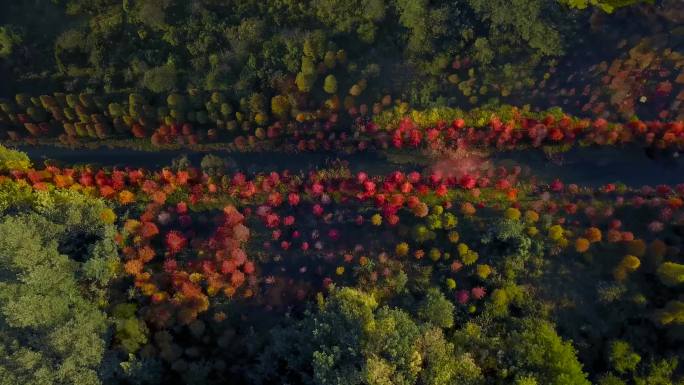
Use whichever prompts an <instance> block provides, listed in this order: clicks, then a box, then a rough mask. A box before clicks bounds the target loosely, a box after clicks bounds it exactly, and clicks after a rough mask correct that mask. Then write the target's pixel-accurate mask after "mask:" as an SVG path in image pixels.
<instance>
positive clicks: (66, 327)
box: [0, 214, 107, 385]
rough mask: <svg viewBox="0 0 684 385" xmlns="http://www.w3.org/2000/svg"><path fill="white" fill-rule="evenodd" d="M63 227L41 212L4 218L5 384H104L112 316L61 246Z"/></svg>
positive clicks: (1, 310) (1, 313) (0, 240)
mask: <svg viewBox="0 0 684 385" xmlns="http://www.w3.org/2000/svg"><path fill="white" fill-rule="evenodd" d="M65 235H66V234H65V233H64V227H63V226H60V225H59V224H55V223H52V222H50V221H48V220H46V219H45V218H43V217H41V216H38V215H36V214H33V215H26V216H19V217H7V218H5V219H4V220H3V221H2V222H0V248H2V250H3V252H2V253H0V265H1V267H0V276H2V277H3V278H2V280H1V281H0V325H2V326H1V327H0V350H2V351H1V352H0V354H2V356H3V357H5V358H4V360H3V361H2V363H0V373H2V376H0V377H2V378H3V381H2V383H3V384H11V383H24V384H62V383H75V384H86V385H88V384H99V383H100V381H99V379H98V375H97V370H98V366H99V364H100V361H101V360H102V357H103V354H104V351H105V339H104V338H105V333H106V331H107V319H106V315H105V313H104V312H102V311H101V310H100V309H99V308H98V307H97V305H96V303H95V302H94V301H92V300H91V299H90V298H89V297H88V295H87V294H85V293H83V292H82V289H81V288H80V285H79V282H78V280H77V277H78V274H79V273H78V270H79V268H78V265H77V264H75V263H74V261H73V260H71V259H70V258H69V257H68V256H67V255H64V254H61V253H60V252H59V251H58V244H59V243H58V242H59V240H60V239H59V238H60V237H64V236H65Z"/></svg>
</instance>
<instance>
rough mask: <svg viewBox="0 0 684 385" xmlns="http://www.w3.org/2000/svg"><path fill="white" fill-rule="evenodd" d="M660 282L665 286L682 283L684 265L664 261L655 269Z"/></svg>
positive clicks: (683, 279) (683, 281)
mask: <svg viewBox="0 0 684 385" xmlns="http://www.w3.org/2000/svg"><path fill="white" fill-rule="evenodd" d="M656 273H657V274H658V278H660V282H662V283H663V284H664V285H667V286H678V285H681V284H682V283H684V265H681V264H679V263H674V262H665V263H663V264H661V265H660V266H659V267H658V270H657V271H656Z"/></svg>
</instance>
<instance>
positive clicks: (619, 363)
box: [608, 340, 641, 373]
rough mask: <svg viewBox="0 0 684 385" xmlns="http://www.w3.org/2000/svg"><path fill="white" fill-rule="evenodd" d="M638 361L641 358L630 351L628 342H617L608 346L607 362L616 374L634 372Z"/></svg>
mask: <svg viewBox="0 0 684 385" xmlns="http://www.w3.org/2000/svg"><path fill="white" fill-rule="evenodd" d="M640 361H641V356H640V355H638V354H636V352H634V350H632V347H631V346H629V343H628V342H626V341H621V340H617V341H613V342H612V343H611V344H610V349H609V353H608V362H610V365H611V366H612V367H613V368H614V369H615V370H616V371H617V372H618V373H625V372H631V371H634V370H635V369H636V367H637V365H638V364H639V362H640Z"/></svg>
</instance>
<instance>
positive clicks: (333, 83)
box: [323, 75, 337, 94]
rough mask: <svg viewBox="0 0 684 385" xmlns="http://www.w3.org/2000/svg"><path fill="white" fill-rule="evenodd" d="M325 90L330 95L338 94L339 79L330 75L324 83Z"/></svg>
mask: <svg viewBox="0 0 684 385" xmlns="http://www.w3.org/2000/svg"><path fill="white" fill-rule="evenodd" d="M323 90H324V91H325V92H327V93H329V94H334V93H336V92H337V79H336V78H335V76H334V75H328V76H326V77H325V80H324V81H323Z"/></svg>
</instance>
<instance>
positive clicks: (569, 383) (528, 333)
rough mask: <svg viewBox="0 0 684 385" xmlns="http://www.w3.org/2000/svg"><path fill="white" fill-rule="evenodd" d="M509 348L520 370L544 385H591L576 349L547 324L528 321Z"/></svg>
mask: <svg viewBox="0 0 684 385" xmlns="http://www.w3.org/2000/svg"><path fill="white" fill-rule="evenodd" d="M509 344H510V348H511V353H513V356H512V357H513V358H514V360H515V361H516V365H515V366H516V367H517V368H519V370H520V371H522V372H523V373H530V374H531V375H533V376H534V377H535V378H536V379H537V382H538V383H540V384H548V385H590V382H589V381H587V375H586V374H585V373H584V372H583V371H582V365H581V364H580V363H579V361H578V360H577V357H576V355H575V349H574V348H573V346H572V344H571V343H569V342H565V341H563V340H562V339H561V338H560V337H559V336H558V334H556V331H555V329H554V327H553V325H552V324H551V323H549V322H547V321H543V320H538V319H527V320H525V321H523V323H522V328H521V330H518V331H516V332H514V333H513V334H512V335H511V337H510V339H509Z"/></svg>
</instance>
